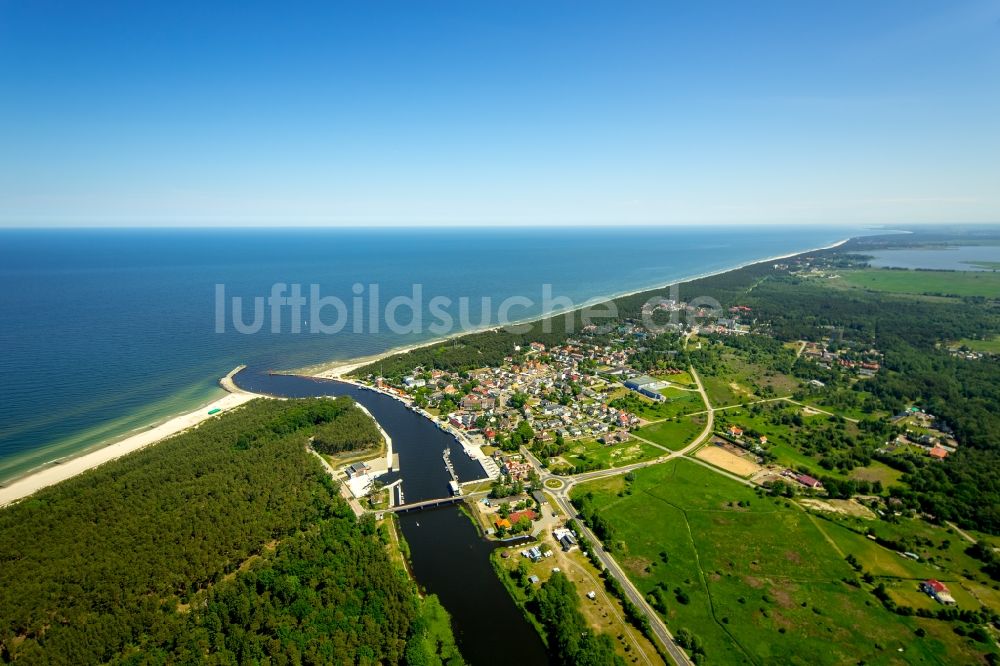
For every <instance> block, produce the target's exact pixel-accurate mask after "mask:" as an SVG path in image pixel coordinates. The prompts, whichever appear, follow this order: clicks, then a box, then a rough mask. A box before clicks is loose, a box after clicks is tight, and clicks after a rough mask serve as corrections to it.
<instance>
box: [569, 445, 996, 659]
mask: <svg viewBox="0 0 1000 666" xmlns="http://www.w3.org/2000/svg"><path fill="white" fill-rule="evenodd" d="M634 478H635V480H634V481H633V482H631V484H630V485H631V487H630V488H627V489H626V484H627V482H626V481H624V480H622V479H608V480H601V481H595V482H591V483H586V484H582V485H581V486H578V487H577V488H576V489H575V490H574V493H573V495H574V498H575V499H576V500H578V501H579V500H580V499H581V498H583V501H584V504H588V503H589V505H590V506H593V507H597V511H598V513H599V515H600V516H601V518H602V519H603V520H604V521H606V522H607V523H608V524H609V525H610V529H611V531H612V535H613V536H612V537H611V539H610V543H609V546H610V547H611V548H612V552H613V553H614V555H615V558H616V559H617V560H618V561H619V562H620V563H621V564H622V566H623V568H624V569H625V570H626V571H627V573H628V575H629V577H630V578H631V579H632V580H633V582H634V583H635V584H636V586H637V587H638V588H639V589H640V590H641V591H642V592H643V593H644V594H646V595H647V597H648V598H649V599H650V602H651V604H652V605H654V607H657V610H658V611H659V612H660V613H661V614H662V617H663V618H664V619H665V621H666V622H667V626H668V627H669V628H670V629H671V630H672V631H675V632H676V631H677V630H678V629H680V628H682V627H684V628H687V629H688V630H689V631H691V632H693V633H694V634H695V635H696V636H698V637H699V639H700V640H701V642H702V643H703V645H704V647H705V653H706V661H707V663H724V664H730V663H789V664H842V663H851V664H855V663H860V662H862V661H863V662H864V663H867V664H893V663H918V664H923V663H927V664H935V663H960V662H961V663H971V662H976V661H978V660H979V659H980V657H981V655H982V653H983V652H985V651H986V649H987V648H986V647H985V646H984V645H983V644H975V643H973V642H971V641H970V640H969V639H966V638H962V637H959V636H957V635H956V634H955V633H954V632H953V631H952V626H951V625H950V624H948V623H945V622H942V621H938V620H925V619H921V618H915V617H902V616H899V615H896V614H893V613H890V612H889V611H887V610H885V609H884V608H883V607H882V606H881V605H880V604H879V603H878V602H877V601H876V600H875V598H874V596H873V595H872V594H871V593H870V592H868V591H865V590H864V589H860V588H857V587H854V586H852V585H848V584H846V583H845V582H843V579H853V578H854V577H855V575H856V574H855V572H854V570H853V569H852V568H851V567H850V566H849V565H848V564H847V562H846V560H845V551H858V552H859V553H860V554H859V555H858V557H859V558H861V557H862V556H865V557H867V558H868V559H869V560H871V559H872V558H873V555H872V554H871V553H866V552H864V550H863V549H865V548H868V547H869V546H875V545H874V544H873V543H872V542H871V541H870V540H868V539H865V537H863V536H861V535H858V534H854V533H852V532H849V531H848V530H846V529H842V530H841V532H837V533H836V539H833V538H832V537H829V536H827V534H825V533H824V531H823V530H821V529H820V527H819V526H818V524H817V523H822V524H823V527H824V528H825V529H827V530H829V529H830V528H831V527H837V526H835V525H832V524H827V522H826V521H823V520H822V519H819V518H816V517H813V516H810V515H809V514H807V513H806V512H805V511H803V510H801V509H800V508H798V507H797V506H795V505H793V504H790V503H787V502H785V501H784V500H776V499H772V498H762V497H758V496H757V494H756V493H755V492H754V491H753V490H751V489H750V488H747V487H745V486H742V485H741V484H739V483H737V482H735V481H731V480H728V479H725V478H724V477H722V476H721V475H719V474H717V473H715V472H713V471H711V470H709V469H706V468H703V467H701V466H699V465H696V464H694V463H692V462H690V461H687V460H682V459H679V460H673V461H670V462H668V463H664V464H662V465H656V466H653V467H649V468H645V469H641V470H637V471H636V472H635V475H634ZM623 491H625V492H623ZM741 503H742V506H740V504H741ZM875 547H877V546H875ZM892 557H895V558H897V559H899V560H900V566H902V567H904V571H905V572H907V573H912V574H918V573H919V572H917V571H916V570H915V569H912V568H910V567H911V564H914V565H916V564H918V563H912V562H909V563H908V562H904V561H903V560H902V558H899V557H898V556H897V555H894V554H892ZM881 559H882V558H881V555H880V556H879V558H878V560H879V562H881ZM895 565H896V563H891V565H890V564H889V563H886V564H884V565H882V566H884V568H886V570H889V569H890V568H891V567H892V566H895ZM918 627H922V628H924V630H925V631H926V632H927V635H926V636H925V637H923V638H918V637H917V636H916V635H915V634H914V631H915V630H916V629H917V628H918ZM900 649H902V652H900V651H899V650H900ZM942 659H944V662H942Z"/></svg>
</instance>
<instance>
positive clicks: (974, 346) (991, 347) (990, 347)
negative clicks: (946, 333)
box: [948, 336, 1000, 354]
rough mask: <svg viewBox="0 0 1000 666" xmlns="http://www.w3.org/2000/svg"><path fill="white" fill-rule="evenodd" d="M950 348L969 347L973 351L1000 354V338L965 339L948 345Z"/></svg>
mask: <svg viewBox="0 0 1000 666" xmlns="http://www.w3.org/2000/svg"><path fill="white" fill-rule="evenodd" d="M948 346H949V347H953V348H958V347H968V348H969V349H971V350H972V351H977V352H984V353H987V354H1000V336H995V337H993V338H991V339H989V340H971V339H969V338H963V339H962V340H959V341H958V342H955V343H952V344H951V345H948Z"/></svg>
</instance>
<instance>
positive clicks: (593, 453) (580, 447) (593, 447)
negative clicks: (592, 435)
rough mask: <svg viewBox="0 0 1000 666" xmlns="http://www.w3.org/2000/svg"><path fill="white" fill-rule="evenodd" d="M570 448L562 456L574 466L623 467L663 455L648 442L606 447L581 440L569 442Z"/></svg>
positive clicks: (632, 442) (625, 443) (587, 440)
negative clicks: (590, 464)
mask: <svg viewBox="0 0 1000 666" xmlns="http://www.w3.org/2000/svg"><path fill="white" fill-rule="evenodd" d="M568 444H569V448H567V449H566V452H565V453H564V454H563V455H562V457H563V458H565V459H566V460H567V461H569V463H570V464H572V465H587V464H589V463H596V464H597V465H599V466H600V467H602V468H604V467H621V466H622V465H631V464H632V463H636V462H641V461H643V460H649V459H650V458H655V457H656V456H658V455H661V454H662V453H663V451H662V450H661V449H658V448H656V447H655V446H650V445H649V444H647V443H646V442H640V441H639V440H635V439H633V440H630V441H628V442H624V443H622V444H614V445H612V446H604V445H603V444H601V443H600V442H598V441H596V440H593V439H581V440H577V441H573V442H569V443H568Z"/></svg>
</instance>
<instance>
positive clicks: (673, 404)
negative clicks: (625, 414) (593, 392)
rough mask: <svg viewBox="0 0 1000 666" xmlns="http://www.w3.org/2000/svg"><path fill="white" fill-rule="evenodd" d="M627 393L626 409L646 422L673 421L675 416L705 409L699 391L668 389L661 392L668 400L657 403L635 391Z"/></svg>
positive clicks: (625, 397)
mask: <svg viewBox="0 0 1000 666" xmlns="http://www.w3.org/2000/svg"><path fill="white" fill-rule="evenodd" d="M626 391H627V393H625V394H623V395H624V399H625V401H626V404H625V409H626V410H628V411H630V412H632V413H633V414H635V415H636V416H638V417H639V418H641V419H644V420H646V421H661V420H663V419H672V418H674V417H675V416H683V415H684V414H691V413H692V412H700V411H703V410H704V409H705V403H704V402H703V401H702V399H701V394H699V393H698V392H697V391H683V390H681V389H675V388H666V389H663V391H661V394H662V395H664V396H665V397H666V398H667V399H666V400H664V401H655V402H654V401H653V400H651V399H649V398H647V397H646V396H643V395H639V394H638V393H635V392H634V391H628V390H627V389H626Z"/></svg>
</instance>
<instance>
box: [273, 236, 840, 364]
mask: <svg viewBox="0 0 1000 666" xmlns="http://www.w3.org/2000/svg"><path fill="white" fill-rule="evenodd" d="M853 238H855V237H854V236H851V237H848V238H844V239H842V240H839V241H837V242H835V243H831V244H830V245H824V246H823V247H815V248H812V249H808V250H801V251H799V252H790V253H788V254H781V255H775V256H773V257H766V258H764V259H754V260H753V261H747V262H744V263H742V264H739V265H737V266H732V267H729V268H722V269H719V270H717V271H708V272H706V273H699V274H697V275H693V276H690V277H684V278H680V279H677V280H672V281H670V282H667V283H658V284H655V285H652V286H648V287H641V288H639V289H633V290H631V291H623V292H620V293H617V294H613V295H611V296H596V297H593V298H591V299H588V300H587V301H586V302H584V303H582V304H581V305H579V306H578V307H575V308H572V309H570V310H557V311H556V312H549V313H544V314H539V315H534V316H531V317H527V318H525V319H519V320H517V321H513V322H510V323H508V324H503V325H497V326H483V327H480V328H473V329H469V330H463V331H458V332H455V333H450V334H448V335H445V336H441V337H438V338H432V339H430V340H426V341H424V342H417V343H414V344H410V345H401V346H399V347H393V348H392V349H388V350H386V351H384V352H380V353H378V354H370V355H368V356H359V357H356V358H348V359H343V360H338V361H330V362H328V363H319V364H315V365H310V366H305V367H302V368H296V369H292V370H287V371H283V372H281V374H289V375H308V376H310V377H318V378H321V379H343V378H344V376H345V375H347V374H350V373H351V372H353V371H354V370H357V369H358V368H362V367H364V366H366V365H370V364H372V363H376V362H378V361H380V360H382V359H385V358H389V357H390V356H395V355H397V354H406V353H409V352H411V351H415V350H417V349H423V348H424V347H431V346H433V345H437V344H441V343H442V342H448V341H449V340H454V339H456V338H461V337H463V336H466V335H475V334H477V333H489V332H491V331H498V330H500V329H502V328H504V327H506V326H520V325H523V324H533V323H535V322H537V321H541V320H543V319H546V318H548V317H556V316H560V315H566V314H569V313H571V312H577V311H579V310H582V309H583V308H586V307H590V306H591V305H593V304H595V303H603V302H606V301H611V300H615V299H618V298H627V297H629V296H635V295H636V294H642V293H645V292H647V291H658V290H661V289H666V288H667V287H671V286H673V285H675V284H676V285H682V284H687V283H688V282H694V281H695V280H702V279H704V278H708V277H713V276H715V275H723V274H725V273H731V272H733V271H738V270H741V269H743V268H746V267H748V266H756V265H757V264H765V263H769V262H772V261H780V260H782V259H789V258H791V257H797V256H800V255H803V254H809V253H811V252H822V251H824V250H832V249H834V248H838V247H840V246H841V245H844V244H845V243H847V242H848V241H850V240H852V239H853Z"/></svg>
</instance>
